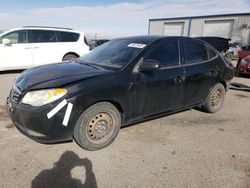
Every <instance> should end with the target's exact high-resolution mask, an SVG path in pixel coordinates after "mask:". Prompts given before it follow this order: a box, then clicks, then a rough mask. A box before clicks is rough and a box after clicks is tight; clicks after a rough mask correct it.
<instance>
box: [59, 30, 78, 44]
mask: <svg viewBox="0 0 250 188" xmlns="http://www.w3.org/2000/svg"><path fill="white" fill-rule="evenodd" d="M57 36H58V42H76V41H77V40H78V39H79V36H80V35H79V34H78V33H71V32H64V31H60V32H57Z"/></svg>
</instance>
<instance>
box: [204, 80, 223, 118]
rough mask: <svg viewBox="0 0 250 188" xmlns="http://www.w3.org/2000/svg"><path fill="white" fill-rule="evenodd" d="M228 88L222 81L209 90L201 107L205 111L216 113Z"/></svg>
mask: <svg viewBox="0 0 250 188" xmlns="http://www.w3.org/2000/svg"><path fill="white" fill-rule="evenodd" d="M225 94H226V90H225V87H224V86H223V85H222V84H221V83H217V84H216V85H215V86H214V87H213V88H212V89H211V90H210V92H209V94H208V97H207V99H206V101H205V103H204V105H202V107H201V109H202V110H203V111H205V112H209V113H215V112H217V111H218V110H220V109H221V107H222V105H223V102H224V99H225Z"/></svg>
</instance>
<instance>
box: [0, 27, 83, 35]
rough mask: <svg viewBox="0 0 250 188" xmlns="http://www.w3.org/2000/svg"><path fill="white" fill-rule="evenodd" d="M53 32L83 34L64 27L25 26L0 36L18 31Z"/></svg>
mask: <svg viewBox="0 0 250 188" xmlns="http://www.w3.org/2000/svg"><path fill="white" fill-rule="evenodd" d="M23 29H26V30H37V29H39V30H52V31H65V32H74V33H83V32H82V31H77V30H74V29H70V28H63V27H48V26H23V27H19V28H13V29H10V30H7V31H5V32H3V33H1V34H0V36H2V35H5V34H6V33H9V32H12V31H18V30H23Z"/></svg>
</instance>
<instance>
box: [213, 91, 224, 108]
mask: <svg viewBox="0 0 250 188" xmlns="http://www.w3.org/2000/svg"><path fill="white" fill-rule="evenodd" d="M221 99H222V91H221V90H220V89H217V90H215V91H214V93H213V95H212V100H211V106H212V107H213V108H215V107H217V106H219V105H220V104H221Z"/></svg>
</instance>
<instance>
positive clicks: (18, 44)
mask: <svg viewBox="0 0 250 188" xmlns="http://www.w3.org/2000/svg"><path fill="white" fill-rule="evenodd" d="M2 39H9V40H10V44H8V45H6V44H2V43H0V69H1V70H10V69H24V68H28V67H31V66H32V49H31V45H30V44H29V43H28V33H27V30H18V31H13V32H10V33H8V34H6V35H4V36H2V37H1V40H2ZM0 42H2V41H0Z"/></svg>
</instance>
